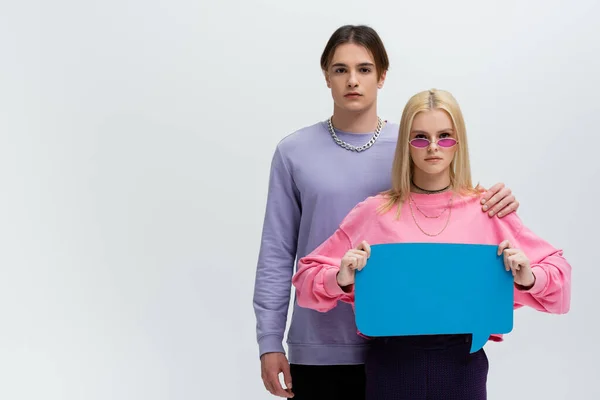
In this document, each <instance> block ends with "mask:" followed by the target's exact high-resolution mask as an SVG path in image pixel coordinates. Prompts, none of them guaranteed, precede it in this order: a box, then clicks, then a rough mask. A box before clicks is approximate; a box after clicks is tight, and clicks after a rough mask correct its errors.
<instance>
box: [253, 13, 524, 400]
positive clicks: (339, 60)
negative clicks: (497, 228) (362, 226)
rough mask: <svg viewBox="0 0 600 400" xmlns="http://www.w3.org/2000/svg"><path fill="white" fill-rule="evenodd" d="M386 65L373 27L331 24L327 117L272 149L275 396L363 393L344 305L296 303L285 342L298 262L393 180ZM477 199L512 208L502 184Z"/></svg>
mask: <svg viewBox="0 0 600 400" xmlns="http://www.w3.org/2000/svg"><path fill="white" fill-rule="evenodd" d="M388 67H389V61H388V56H387V52H386V50H385V47H384V45H383V43H382V41H381V39H380V38H379V36H378V34H377V33H376V32H375V31H374V30H373V29H372V28H370V27H367V26H363V25H361V26H351V25H347V26H342V27H340V28H339V29H337V30H336V31H335V32H334V33H333V35H332V36H331V38H330V39H329V41H328V43H327V45H326V46H325V49H324V51H323V54H322V56H321V68H322V70H323V73H324V76H325V80H326V83H327V86H328V87H329V88H330V89H331V94H332V97H333V103H334V106H333V116H332V117H331V118H330V119H328V120H326V121H321V122H318V123H316V124H313V125H311V126H307V127H305V128H302V129H300V130H298V131H296V132H294V133H292V134H290V135H288V136H287V137H285V138H284V139H283V140H282V141H281V142H280V143H279V144H278V145H277V148H276V149H275V153H274V156H273V159H272V164H271V172H270V179H269V190H268V200H267V207H266V213H265V220H264V226H263V233H262V242H261V248H260V253H259V260H258V266H257V271H256V282H255V292H254V309H255V314H256V318H257V340H258V344H259V352H260V358H261V369H262V378H263V382H264V384H265V388H266V389H267V390H268V391H269V392H270V393H272V394H273V395H276V396H280V397H284V398H292V397H293V398H295V399H297V400H304V399H310V400H320V399H324V400H325V399H327V400H335V399H344V400H349V399H357V400H358V399H360V400H362V399H364V393H365V386H364V385H365V377H364V367H363V364H364V357H365V351H366V349H367V345H368V342H367V341H366V340H365V339H364V338H362V337H360V336H359V335H357V328H356V325H355V322H354V312H353V310H352V308H351V306H350V305H348V304H340V305H339V306H338V307H336V308H335V309H333V310H331V311H329V312H327V313H320V312H317V311H313V310H310V309H305V308H301V307H298V306H297V304H294V309H293V315H292V322H291V326H290V330H289V332H288V338H287V344H288V350H289V353H288V357H286V355H285V351H284V348H283V343H282V342H283V336H284V331H285V327H286V322H287V311H288V306H289V300H290V291H291V278H292V275H293V273H294V270H295V268H294V266H295V262H296V260H297V259H299V258H301V257H303V256H304V255H306V254H308V253H309V252H310V251H312V250H313V249H315V248H316V247H317V246H319V245H320V244H321V243H322V242H323V241H325V240H326V239H327V238H328V237H329V236H330V235H331V234H332V233H333V232H334V231H335V230H336V229H337V227H338V225H339V223H340V222H341V221H342V219H343V218H344V217H345V216H346V214H347V213H348V212H349V211H350V210H351V209H352V208H353V207H354V206H355V205H356V204H357V203H359V202H360V201H362V200H364V199H365V198H367V197H369V196H372V195H375V194H378V193H380V192H382V191H384V190H386V189H389V187H390V184H391V167H392V159H393V156H394V151H395V147H396V141H397V135H398V125H397V124H395V123H390V122H387V121H383V120H381V119H380V118H379V117H378V115H377V94H378V91H379V89H381V88H382V87H383V84H384V82H385V77H386V73H387V70H388ZM484 199H485V200H487V201H486V202H485V204H484V205H483V211H482V212H489V214H490V217H494V216H495V215H498V216H500V217H502V216H504V215H506V214H508V213H510V212H513V211H515V210H517V208H518V206H519V204H518V202H517V201H516V200H515V198H514V196H512V195H511V191H510V190H509V189H507V188H504V185H502V184H496V185H494V186H493V187H492V188H491V189H490V190H489V191H488V192H487V193H486V194H485V196H484ZM280 374H283V378H284V384H285V385H284V386H286V387H285V388H284V387H283V386H282V385H281V384H280V380H279V375H280Z"/></svg>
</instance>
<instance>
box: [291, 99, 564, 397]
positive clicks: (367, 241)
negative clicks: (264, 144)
mask: <svg viewBox="0 0 600 400" xmlns="http://www.w3.org/2000/svg"><path fill="white" fill-rule="evenodd" d="M384 172H385V171H382V173H384ZM480 200H481V194H480V193H479V191H477V190H476V189H475V187H474V186H473V184H472V182H471V171H470V166H469V150H468V145H467V135H466V129H465V123H464V121H463V116H462V112H461V110H460V108H459V105H458V103H457V102H456V100H455V99H454V97H453V96H452V95H451V94H450V93H448V92H445V91H438V90H429V91H424V92H421V93H418V94H416V95H415V96H413V97H412V98H411V99H410V100H409V101H408V103H407V105H406V107H405V109H404V112H403V114H402V119H401V122H400V129H399V137H398V142H397V146H396V152H395V157H394V161H393V168H392V188H391V189H390V190H388V191H386V192H384V193H381V194H379V195H376V196H371V197H368V198H367V199H366V200H364V201H363V202H361V203H359V204H358V205H357V206H356V207H354V208H353V209H352V210H351V211H350V213H349V214H348V215H347V216H346V218H344V220H343V221H342V223H341V224H340V226H339V227H338V229H337V230H336V232H335V233H334V234H333V235H331V236H330V237H329V238H328V239H327V240H326V241H325V242H324V243H322V244H321V245H320V246H319V247H318V248H316V249H315V250H314V251H313V252H311V253H310V254H308V255H307V256H305V257H303V258H301V259H300V260H299V265H298V272H297V273H296V274H295V275H294V277H293V280H292V282H293V285H294V286H295V287H296V293H297V302H298V304H299V305H300V306H301V307H306V308H311V309H314V310H317V311H320V312H327V311H329V310H331V309H333V308H335V307H336V306H337V304H338V301H342V302H344V303H350V304H353V302H354V292H353V290H354V288H353V285H354V277H355V272H356V271H357V270H361V269H363V268H368V258H369V255H370V245H372V244H379V243H399V242H444V243H480V244H493V245H498V254H499V255H501V254H504V264H505V267H506V269H507V271H508V270H512V274H513V276H514V286H515V295H514V299H515V308H519V307H522V306H529V307H532V308H534V309H536V310H539V311H542V312H547V313H555V314H562V313H566V312H567V311H568V310H569V307H570V291H571V286H570V285H571V266H570V265H569V263H568V262H567V261H566V260H565V258H564V257H563V253H562V251H561V250H558V249H556V248H554V247H553V246H552V245H550V244H549V243H547V242H546V241H544V240H543V239H541V238H539V237H538V236H536V235H535V234H534V233H533V232H532V231H531V230H530V229H528V228H527V227H525V226H524V225H523V224H522V222H521V220H520V219H519V217H518V216H517V214H516V213H512V214H509V215H507V216H506V217H505V218H502V219H498V218H488V217H486V216H485V214H482V213H481V211H480ZM465 279H468V277H465ZM415 284H420V282H415ZM470 340H471V336H470V335H427V336H409V337H388V338H374V339H372V340H371V346H370V348H369V350H368V354H367V359H366V364H365V368H366V391H367V393H366V398H367V399H368V400H371V399H373V400H375V399H377V400H385V399H395V400H396V399H410V400H420V399H423V400H424V399H429V400H433V399H440V400H442V399H443V400H482V399H486V397H487V394H486V392H487V389H486V383H487V373H488V359H487V356H486V354H485V351H484V350H483V349H481V350H479V351H478V352H476V353H473V354H469V350H470ZM490 340H493V341H501V340H502V335H492V336H491V337H490Z"/></svg>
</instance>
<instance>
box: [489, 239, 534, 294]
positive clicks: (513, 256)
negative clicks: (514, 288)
mask: <svg viewBox="0 0 600 400" xmlns="http://www.w3.org/2000/svg"><path fill="white" fill-rule="evenodd" d="M500 254H504V267H505V268H506V270H507V271H509V270H512V274H513V277H514V280H515V283H516V284H517V285H519V286H522V287H524V288H530V287H532V286H533V284H534V283H535V276H534V275H533V271H531V265H530V263H529V258H527V256H526V255H525V253H523V250H519V249H513V248H511V247H510V242H509V241H508V240H505V241H503V242H502V243H500V246H498V255H500Z"/></svg>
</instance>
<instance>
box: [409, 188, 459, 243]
mask: <svg viewBox="0 0 600 400" xmlns="http://www.w3.org/2000/svg"><path fill="white" fill-rule="evenodd" d="M453 198H454V195H453V196H452V197H451V198H450V204H449V206H448V207H447V208H449V211H448V219H447V220H446V225H444V227H443V228H442V230H441V231H439V232H438V233H435V234H433V233H427V232H425V230H424V229H423V228H421V225H419V223H418V222H417V219H416V218H415V213H414V211H413V207H412V201H411V199H410V198H409V201H408V205H409V207H410V214H411V215H412V218H413V221H415V224H416V225H417V228H419V230H420V231H421V232H423V233H424V234H425V235H427V236H430V237H434V236H438V235H440V234H441V233H442V232H444V231H445V230H446V228H447V227H448V224H449V223H450V216H451V215H452V203H453V201H452V200H453ZM415 206H416V203H415ZM440 215H441V214H440Z"/></svg>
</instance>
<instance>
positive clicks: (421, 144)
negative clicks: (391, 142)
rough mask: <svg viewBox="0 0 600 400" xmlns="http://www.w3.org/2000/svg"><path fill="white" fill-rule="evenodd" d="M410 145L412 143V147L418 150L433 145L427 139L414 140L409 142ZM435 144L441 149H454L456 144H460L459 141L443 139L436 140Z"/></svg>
mask: <svg viewBox="0 0 600 400" xmlns="http://www.w3.org/2000/svg"><path fill="white" fill-rule="evenodd" d="M408 143H410V144H411V146H413V147H416V148H417V149H424V148H426V147H429V145H430V144H431V140H429V139H426V138H414V139H412V140H409V141H408ZM434 143H435V144H437V145H438V146H440V147H452V146H454V145H455V144H456V143H458V140H456V139H452V138H442V139H438V140H436V141H435V142H434Z"/></svg>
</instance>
